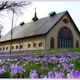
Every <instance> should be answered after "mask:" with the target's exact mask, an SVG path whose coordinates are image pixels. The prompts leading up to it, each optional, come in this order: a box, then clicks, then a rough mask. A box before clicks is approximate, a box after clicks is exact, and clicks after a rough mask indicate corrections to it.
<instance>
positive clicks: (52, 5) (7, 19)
mask: <svg viewBox="0 0 80 80" xmlns="http://www.w3.org/2000/svg"><path fill="white" fill-rule="evenodd" d="M35 7H36V12H37V16H38V18H39V19H40V18H43V17H46V16H49V13H50V12H53V11H55V12H56V13H59V12H62V11H68V12H69V14H70V15H71V17H72V19H73V20H74V22H75V24H76V25H77V27H78V29H79V31H80V1H36V0H34V1H32V2H31V4H30V5H27V6H26V7H25V8H24V9H23V10H22V14H18V15H16V17H15V18H14V26H19V24H20V23H21V22H23V21H24V22H25V23H28V22H31V21H32V18H33V16H34V12H35ZM5 14H6V15H5ZM4 15H5V16H4ZM11 18H12V15H11V13H10V12H7V13H6V12H5V13H4V12H3V13H1V17H0V24H1V25H2V26H3V29H2V35H5V34H6V33H7V32H8V31H9V30H10V29H11Z"/></svg>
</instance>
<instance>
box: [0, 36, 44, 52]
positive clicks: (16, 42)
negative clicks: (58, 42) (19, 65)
mask: <svg viewBox="0 0 80 80" xmlns="http://www.w3.org/2000/svg"><path fill="white" fill-rule="evenodd" d="M33 43H36V47H33ZM39 43H42V47H39ZM28 44H31V47H30V48H28ZM20 45H23V48H22V49H19V48H18V49H16V46H18V47H19V46H20ZM12 46H14V49H12V51H19V50H20V51H23V50H41V49H45V37H44V36H39V37H31V38H24V39H22V40H21V39H19V40H14V41H13V44H12ZM3 47H8V50H0V52H1V51H3V52H4V51H7V52H9V51H10V42H4V43H2V44H0V48H3Z"/></svg>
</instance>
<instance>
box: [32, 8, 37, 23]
mask: <svg viewBox="0 0 80 80" xmlns="http://www.w3.org/2000/svg"><path fill="white" fill-rule="evenodd" d="M32 20H33V21H37V20H38V17H37V14H36V8H35V14H34V17H33V18H32Z"/></svg>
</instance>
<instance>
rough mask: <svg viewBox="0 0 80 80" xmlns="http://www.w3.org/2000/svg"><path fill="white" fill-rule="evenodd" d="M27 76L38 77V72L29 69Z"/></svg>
mask: <svg viewBox="0 0 80 80" xmlns="http://www.w3.org/2000/svg"><path fill="white" fill-rule="evenodd" d="M29 77H30V78H38V73H37V72H36V70H31V72H30V76H29Z"/></svg>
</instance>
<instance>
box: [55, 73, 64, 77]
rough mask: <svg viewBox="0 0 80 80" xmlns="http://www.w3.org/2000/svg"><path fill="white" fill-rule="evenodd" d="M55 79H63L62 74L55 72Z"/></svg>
mask: <svg viewBox="0 0 80 80" xmlns="http://www.w3.org/2000/svg"><path fill="white" fill-rule="evenodd" d="M55 78H64V74H63V73H61V72H55Z"/></svg>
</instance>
